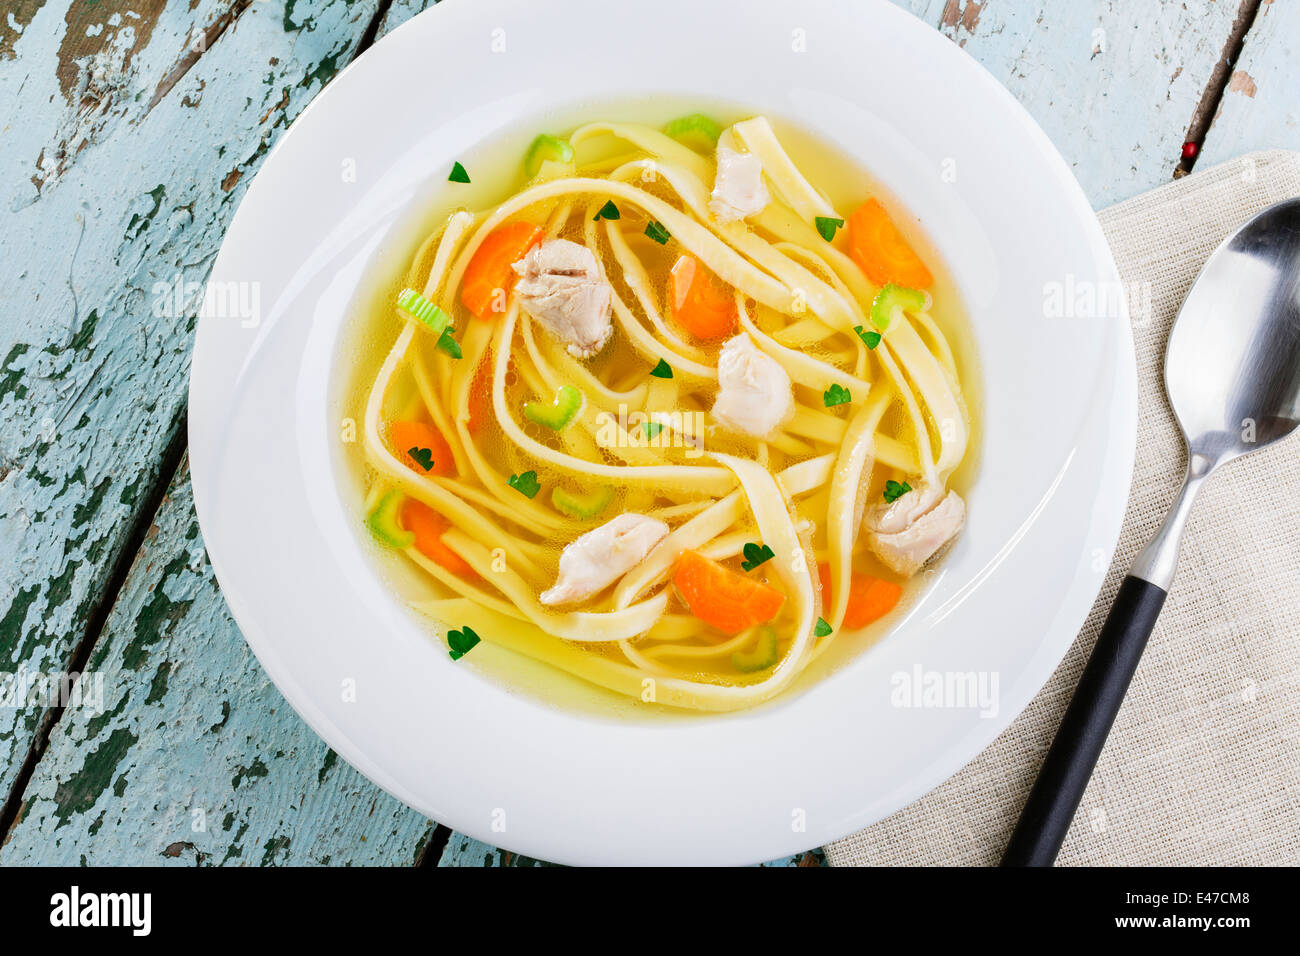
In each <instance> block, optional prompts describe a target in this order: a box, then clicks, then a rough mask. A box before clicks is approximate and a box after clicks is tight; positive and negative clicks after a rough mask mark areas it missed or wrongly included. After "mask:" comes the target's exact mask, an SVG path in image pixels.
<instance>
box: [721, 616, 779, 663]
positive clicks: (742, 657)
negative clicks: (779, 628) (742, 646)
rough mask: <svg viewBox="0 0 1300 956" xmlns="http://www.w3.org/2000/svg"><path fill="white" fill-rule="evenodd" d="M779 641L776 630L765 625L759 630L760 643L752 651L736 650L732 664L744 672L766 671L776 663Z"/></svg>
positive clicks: (732, 657)
mask: <svg viewBox="0 0 1300 956" xmlns="http://www.w3.org/2000/svg"><path fill="white" fill-rule="evenodd" d="M777 643H778V642H777V639H776V631H774V630H772V628H770V627H765V628H763V629H762V630H761V631H759V632H758V643H757V644H755V645H754V649H753V650H752V651H736V653H734V654H732V655H731V666H732V667H734V668H736V670H738V671H740V672H741V673H742V674H752V673H753V672H754V671H765V670H767V669H768V668H769V667H771V666H772V665H773V664H775V663H776V659H777Z"/></svg>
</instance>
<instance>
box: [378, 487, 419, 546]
mask: <svg viewBox="0 0 1300 956" xmlns="http://www.w3.org/2000/svg"><path fill="white" fill-rule="evenodd" d="M403 499H404V496H403V494H402V493H401V492H400V491H396V490H394V491H386V492H384V496H383V497H382V498H380V499H379V501H378V502H377V503H376V504H375V507H374V510H372V511H371V512H370V514H368V515H367V516H366V527H367V528H369V529H370V533H371V534H373V535H374V536H375V537H376V538H378V539H379V540H380V541H382V542H383V543H384V544H386V545H388V546H389V547H392V548H398V549H401V548H409V547H410V546H411V545H412V544H414V543H415V535H414V534H413V533H412V532H410V531H407V530H405V529H404V528H403V527H402V525H401V523H400V522H399V521H398V518H397V516H398V514H399V512H400V511H401V510H402V501H403Z"/></svg>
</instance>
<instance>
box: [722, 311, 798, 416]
mask: <svg viewBox="0 0 1300 956" xmlns="http://www.w3.org/2000/svg"><path fill="white" fill-rule="evenodd" d="M793 414H794V394H793V393H792V391H791V388H790V376H789V375H787V374H786V371H785V369H783V368H782V367H781V363H780V362H778V361H777V360H776V359H774V358H772V357H770V356H768V355H764V354H763V353H762V352H760V351H759V350H758V348H757V347H756V346H755V345H754V343H753V342H752V341H750V338H749V336H748V335H746V334H744V333H743V332H742V333H741V334H740V335H737V336H736V337H735V338H731V339H728V340H727V341H726V343H725V344H724V345H723V346H722V352H721V353H720V354H719V355H718V400H717V401H716V402H714V403H713V417H714V418H716V419H717V420H718V421H719V422H721V423H722V424H723V425H726V426H727V427H728V428H734V429H735V430H736V431H742V432H745V433H746V434H749V435H753V436H755V437H757V438H764V437H766V436H768V435H770V434H771V433H772V431H773V430H775V429H776V428H777V426H779V425H781V424H782V423H783V422H785V421H786V420H787V419H789V418H790V416H791V415H793Z"/></svg>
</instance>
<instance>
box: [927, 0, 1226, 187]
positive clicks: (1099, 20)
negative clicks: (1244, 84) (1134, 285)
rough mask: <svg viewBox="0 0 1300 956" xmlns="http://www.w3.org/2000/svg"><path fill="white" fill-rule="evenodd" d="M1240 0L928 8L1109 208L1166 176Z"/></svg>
mask: <svg viewBox="0 0 1300 956" xmlns="http://www.w3.org/2000/svg"><path fill="white" fill-rule="evenodd" d="M1241 2H1242V0H1180V2H1160V3H1151V2H1145V3H1137V2H1133V0H1073V2H1069V3H1061V2H1047V0H984V2H979V0H933V2H931V3H929V4H928V5H927V8H926V10H925V11H924V12H923V14H922V16H923V17H924V18H925V19H927V20H928V21H929V22H932V23H937V24H938V25H939V28H940V30H942V31H943V33H944V34H945V35H947V36H949V37H951V38H952V39H953V40H954V41H955V42H956V43H957V44H959V45H960V46H961V47H962V48H963V49H965V51H966V52H967V53H969V54H971V55H972V56H973V57H975V59H977V60H979V62H980V63H981V64H983V65H984V67H985V68H986V69H988V70H989V72H991V73H992V74H993V75H994V77H996V78H997V79H998V80H999V81H1000V82H1001V83H1003V84H1004V85H1005V86H1006V87H1007V88H1008V89H1010V90H1011V92H1012V93H1013V94H1015V96H1016V98H1017V99H1018V100H1020V102H1021V104H1022V105H1023V106H1024V107H1025V109H1027V110H1028V111H1029V113H1030V115H1031V116H1033V117H1034V119H1035V120H1037V121H1038V123H1039V125H1041V126H1042V127H1043V129H1044V131H1046V133H1047V135H1048V136H1049V137H1051V139H1052V142H1053V143H1055V144H1056V147H1057V149H1059V150H1060V152H1061V154H1062V155H1063V156H1064V157H1065V160H1066V162H1067V163H1069V165H1070V168H1071V169H1072V170H1073V171H1074V174H1075V176H1077V177H1078V179H1079V182H1080V183H1081V184H1082V185H1083V190H1084V192H1085V193H1086V194H1087V196H1088V199H1089V201H1091V202H1092V204H1093V208H1095V209H1101V208H1103V207H1105V206H1109V205H1111V204H1112V203H1116V202H1119V201H1120V200H1122V199H1127V198H1129V197H1130V196H1134V195H1136V194H1137V193H1140V192H1143V191H1144V190H1147V189H1151V188H1153V187H1155V186H1159V185H1162V184H1164V183H1166V182H1168V181H1169V180H1170V178H1171V177H1172V175H1173V171H1174V168H1175V166H1176V165H1177V163H1178V160H1179V155H1180V151H1181V148H1182V143H1183V139H1184V137H1185V135H1186V133H1187V128H1188V124H1189V123H1190V121H1191V118H1192V115H1193V113H1194V112H1195V110H1196V106H1197V104H1198V103H1199V101H1200V98H1201V93H1202V92H1203V91H1204V89H1205V86H1206V83H1207V82H1208V81H1209V79H1210V76H1211V74H1212V73H1213V71H1214V65H1215V63H1217V62H1218V59H1219V57H1220V55H1221V54H1222V52H1223V48H1224V44H1225V42H1226V41H1227V39H1228V37H1229V35H1230V34H1231V32H1232V25H1233V22H1234V20H1235V18H1236V15H1237V10H1238V8H1239V6H1240V3H1241ZM954 149H955V152H954V155H955V156H956V157H957V158H958V163H959V168H960V152H959V150H960V144H958V145H957V146H955V147H954ZM959 175H960V173H959Z"/></svg>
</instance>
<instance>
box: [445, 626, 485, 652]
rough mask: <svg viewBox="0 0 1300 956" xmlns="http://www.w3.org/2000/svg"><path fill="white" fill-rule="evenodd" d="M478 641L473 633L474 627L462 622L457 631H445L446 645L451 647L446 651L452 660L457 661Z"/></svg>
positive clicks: (477, 637)
mask: <svg viewBox="0 0 1300 956" xmlns="http://www.w3.org/2000/svg"><path fill="white" fill-rule="evenodd" d="M478 642H479V636H478V635H477V634H475V633H474V629H473V628H472V627H469V626H468V625H465V624H462V625H461V627H460V630H459V631H448V632H447V646H449V647H450V648H451V650H450V651H448V653H449V654H450V655H451V659H452V660H453V661H458V660H460V659H461V658H462V657H464V656H465V655H466V654H468V653H469V652H470V651H472V650H473V649H474V647H475V645H476V644H478Z"/></svg>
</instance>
